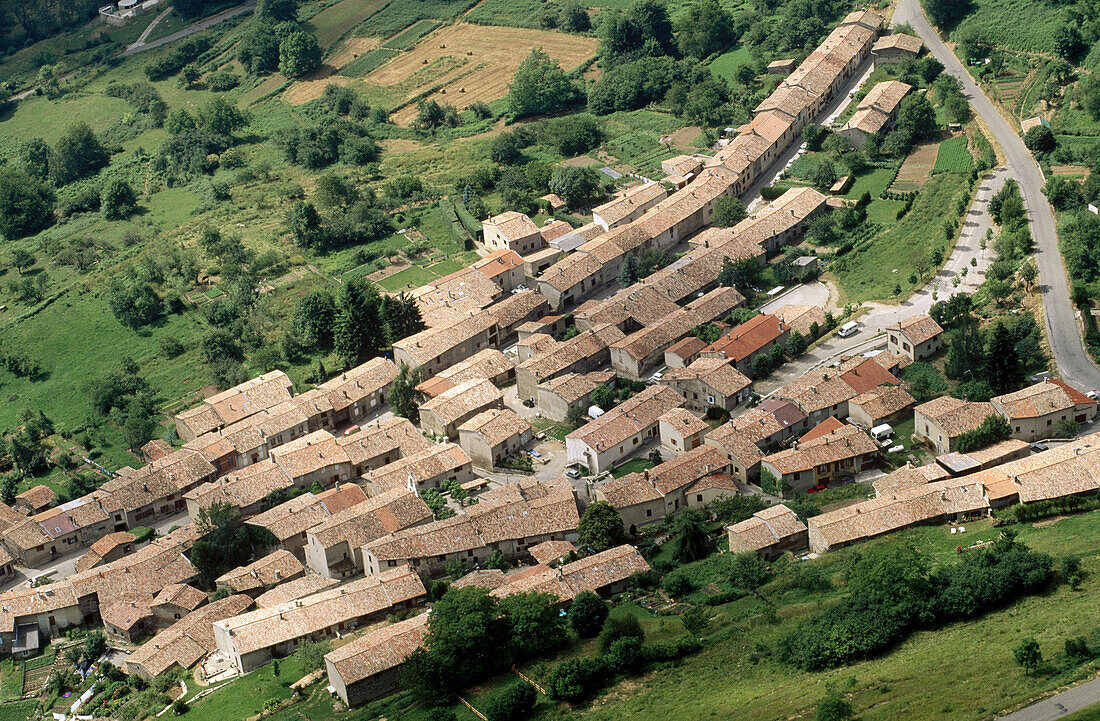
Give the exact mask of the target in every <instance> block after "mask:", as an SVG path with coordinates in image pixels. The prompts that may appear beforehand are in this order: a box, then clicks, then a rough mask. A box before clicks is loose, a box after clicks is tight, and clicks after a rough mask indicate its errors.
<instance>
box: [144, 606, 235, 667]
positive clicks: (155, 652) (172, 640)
mask: <svg viewBox="0 0 1100 721" xmlns="http://www.w3.org/2000/svg"><path fill="white" fill-rule="evenodd" d="M251 605H252V599H251V598H249V597H248V596H242V595H234V596H228V597H226V598H222V599H219V600H217V601H214V602H213V603H211V604H209V605H207V606H205V607H203V608H200V609H198V610H196V611H193V612H191V613H189V614H187V615H186V616H184V617H183V618H181V619H180V620H179V621H176V622H175V623H174V624H172V625H171V626H169V627H168V628H166V629H164V630H163V631H161V632H160V633H158V634H157V635H156V636H154V637H153V638H151V639H149V640H148V641H146V642H145V643H144V644H142V645H141V646H138V647H137V648H136V649H134V650H133V651H132V652H131V653H130V655H129V657H127V659H126V663H127V664H129V665H133V666H141V667H142V668H144V669H145V670H146V671H148V672H149V674H150V675H152V676H159V675H160V674H162V673H164V672H165V671H167V670H168V669H169V668H171V667H172V666H173V665H176V664H179V665H180V667H182V668H190V667H191V666H192V665H194V664H195V662H197V661H198V660H199V659H200V658H202V657H203V656H205V655H206V654H208V653H210V652H211V651H213V650H214V649H215V648H217V644H216V643H215V642H214V629H213V627H212V625H211V624H213V623H214V622H216V621H220V620H222V619H225V618H229V617H231V616H235V615H237V614H239V613H241V612H243V611H244V610H245V609H246V608H248V607H249V606H251Z"/></svg>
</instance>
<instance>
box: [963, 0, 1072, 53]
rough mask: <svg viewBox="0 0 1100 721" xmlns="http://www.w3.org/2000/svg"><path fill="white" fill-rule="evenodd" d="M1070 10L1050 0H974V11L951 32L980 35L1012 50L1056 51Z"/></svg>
mask: <svg viewBox="0 0 1100 721" xmlns="http://www.w3.org/2000/svg"><path fill="white" fill-rule="evenodd" d="M1067 11H1068V7H1067V6H1066V5H1064V4H1062V3H1058V2H1051V0H973V9H972V10H971V11H970V12H969V13H968V14H967V16H966V17H965V18H963V20H962V22H960V23H959V24H958V25H957V26H956V27H955V28H954V29H953V30H952V32H951V35H952V37H954V38H959V37H963V36H964V35H965V34H966V33H970V32H980V33H982V35H983V37H985V38H988V39H989V40H990V41H991V42H992V43H994V44H995V45H1000V46H1002V47H1006V48H1011V49H1013V50H1028V51H1032V52H1037V51H1041V52H1053V51H1054V37H1055V34H1056V33H1057V31H1058V29H1059V28H1061V27H1062V26H1063V25H1064V24H1065V23H1066V19H1067V17H1066V16H1067Z"/></svg>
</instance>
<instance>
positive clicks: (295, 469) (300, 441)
mask: <svg viewBox="0 0 1100 721" xmlns="http://www.w3.org/2000/svg"><path fill="white" fill-rule="evenodd" d="M269 453H270V454H271V458H272V460H274V461H275V463H277V464H278V465H279V466H280V467H281V468H282V469H283V470H284V471H286V472H287V474H288V475H289V476H290V477H291V478H302V477H304V476H308V475H309V474H311V473H316V472H317V471H320V470H322V469H325V468H331V467H332V466H338V465H341V464H347V463H350V462H351V459H350V458H348V454H347V451H345V450H344V447H343V446H342V445H340V444H339V443H337V442H336V438H334V437H333V435H332V434H331V433H329V432H328V431H326V430H318V431H313V432H312V433H309V434H306V435H304V436H301V437H299V438H295V439H294V440H292V441H290V442H289V443H284V444H283V445H281V446H277V447H275V448H272V449H271V450H270V451H269Z"/></svg>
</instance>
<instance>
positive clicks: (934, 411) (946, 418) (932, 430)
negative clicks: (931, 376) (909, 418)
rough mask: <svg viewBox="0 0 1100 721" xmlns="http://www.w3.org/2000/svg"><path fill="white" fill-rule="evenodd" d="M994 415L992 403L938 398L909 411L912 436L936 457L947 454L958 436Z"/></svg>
mask: <svg viewBox="0 0 1100 721" xmlns="http://www.w3.org/2000/svg"><path fill="white" fill-rule="evenodd" d="M996 412H997V409H996V408H995V407H994V406H993V404H992V403H977V402H972V401H963V400H959V399H958V398H952V397H951V396H941V397H939V398H934V399H932V400H930V401H928V402H926V403H921V404H920V405H919V406H917V407H916V408H914V409H913V421H914V435H916V436H917V437H918V438H921V439H923V440H925V441H927V442H928V443H930V444H931V445H932V447H933V448H934V449H935V450H936V453H937V454H941V453H950V452H951V451H953V450H955V442H956V441H957V440H958V439H959V436H961V435H962V434H964V433H967V432H969V431H973V430H976V429H977V428H978V426H980V425H981V424H982V421H984V420H985V419H986V418H987V417H989V416H991V415H993V414H995V413H996Z"/></svg>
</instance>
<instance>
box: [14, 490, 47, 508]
mask: <svg viewBox="0 0 1100 721" xmlns="http://www.w3.org/2000/svg"><path fill="white" fill-rule="evenodd" d="M15 499H16V500H17V501H24V502H25V503H26V504H27V505H28V506H30V507H31V508H32V509H34V510H36V511H37V510H40V509H42V508H45V507H46V506H48V505H50V504H51V503H53V502H54V501H56V500H57V494H56V493H54V491H53V489H52V488H50V487H49V486H44V485H41V484H39V485H37V486H33V487H31V488H28V489H27V490H25V491H23V492H22V493H20V494H18V495H17V496H16V497H15Z"/></svg>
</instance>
